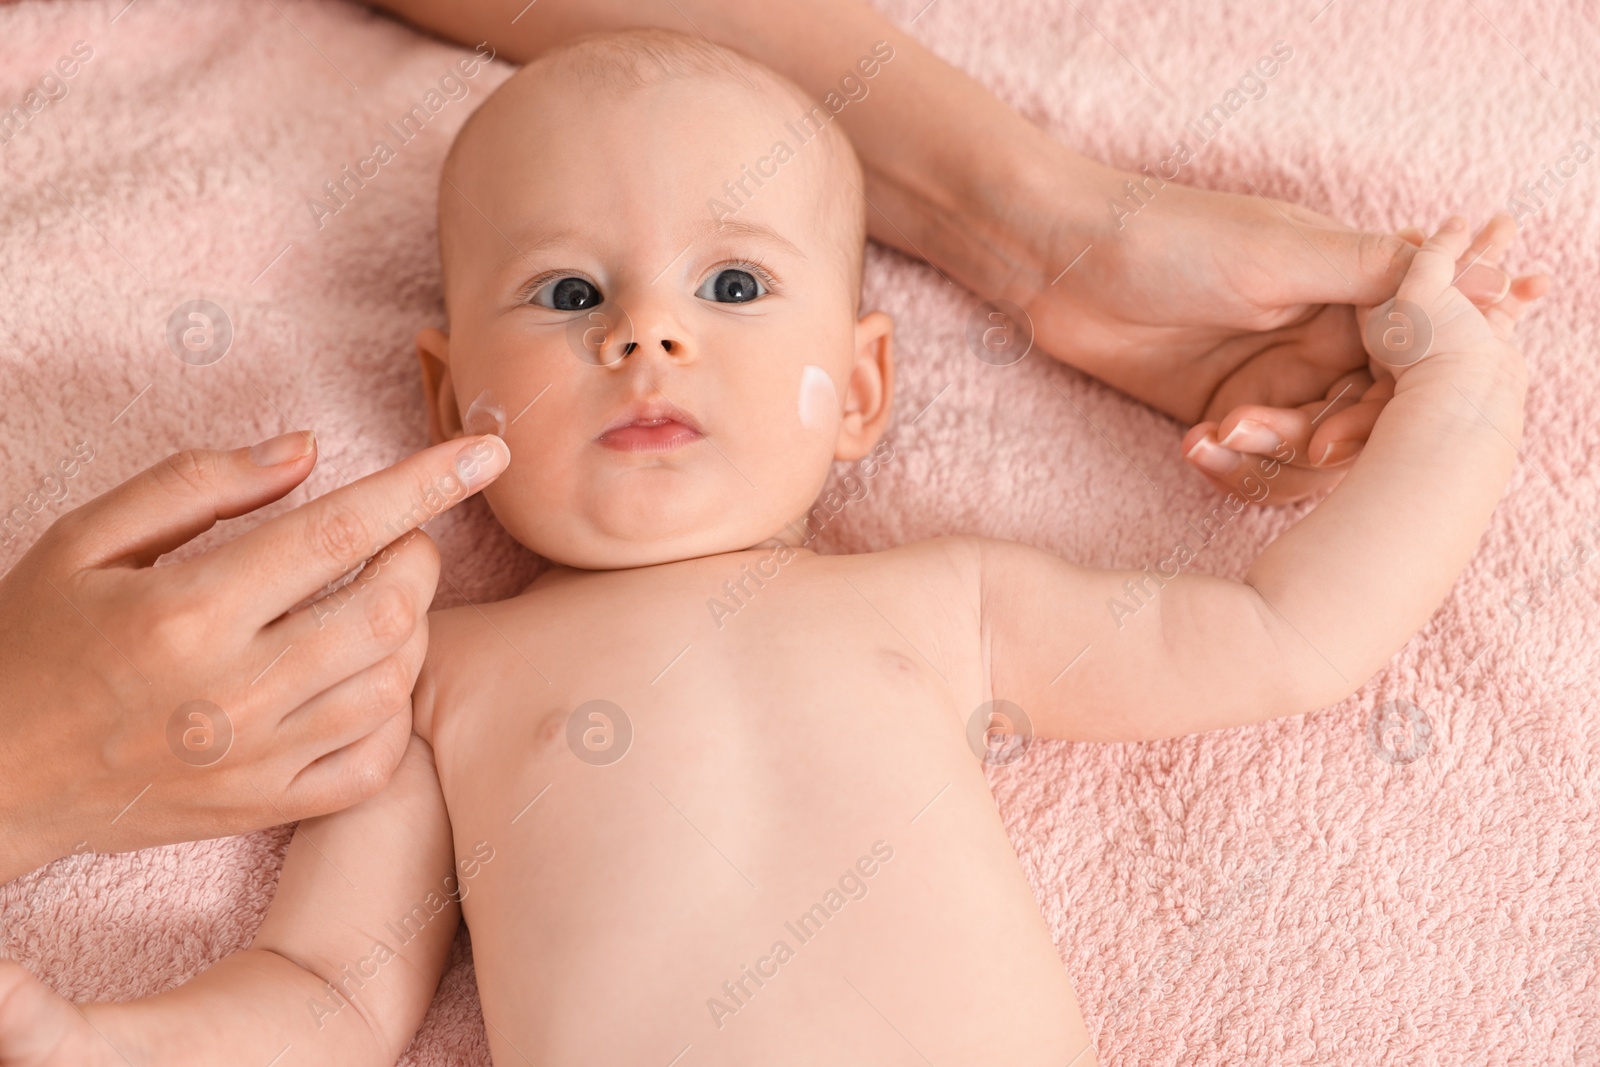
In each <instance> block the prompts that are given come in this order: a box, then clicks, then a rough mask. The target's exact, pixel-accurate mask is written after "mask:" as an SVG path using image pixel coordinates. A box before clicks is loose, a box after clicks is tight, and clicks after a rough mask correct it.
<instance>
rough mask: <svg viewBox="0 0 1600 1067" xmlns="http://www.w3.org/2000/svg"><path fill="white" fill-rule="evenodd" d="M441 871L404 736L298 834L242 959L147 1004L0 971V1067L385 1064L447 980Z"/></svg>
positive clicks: (456, 908) (448, 874)
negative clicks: (370, 774) (372, 787)
mask: <svg viewBox="0 0 1600 1067" xmlns="http://www.w3.org/2000/svg"><path fill="white" fill-rule="evenodd" d="M453 863H454V855H453V849H452V846H451V839H450V822H449V818H448V816H447V814H446V811H445V806H444V798H443V796H442V795H441V793H440V790H439V782H438V777H437V775H436V774H435V772H434V766H433V757H432V753H431V750H430V749H429V748H428V746H427V745H426V744H425V743H424V742H422V741H420V740H419V739H417V738H415V737H413V738H412V739H411V745H410V748H409V749H408V750H407V752H406V754H405V757H404V759H403V760H402V761H401V763H400V766H399V768H398V769H397V770H396V771H395V773H394V776H393V778H392V779H391V780H390V782H389V784H388V786H387V787H386V788H385V789H384V790H383V791H382V792H381V793H378V794H377V795H376V796H373V797H372V798H370V799H368V800H366V801H363V802H362V803H360V804H358V805H356V806H355V807H352V808H349V809H347V810H345V811H342V812H339V813H337V814H334V815H329V816H325V817H323V818H320V819H312V820H307V821H305V822H302V823H301V824H300V827H299V829H298V830H297V832H296V833H295V837H294V841H293V842H292V843H291V844H290V846H289V853H288V856H287V857H286V859H285V861H284V867H283V876H282V878H281V880H280V881H279V883H278V892H277V896H276V897H275V898H274V900H273V903H272V909H271V911H270V912H269V913H268V915H267V918H266V921H265V922H264V923H263V924H262V926H261V929H260V931H259V932H258V933H257V934H256V938H255V941H254V942H253V943H252V945H251V946H250V948H249V949H248V950H247V951H244V952H239V953H236V954H234V955H232V956H229V957H227V958H226V959H223V960H221V961H220V962H218V963H217V964H216V966H214V967H212V968H211V969H210V970H208V971H206V972H205V973H203V974H201V975H199V976H198V977H196V978H195V979H194V980H192V981H190V982H188V983H186V984H185V985H182V986H179V987H178V988H176V989H173V990H169V991H168V992H165V993H162V994H159V995H158V996H154V997H149V998H147V999H145V1000H139V1001H131V1002H128V1003H121V1004H89V1005H83V1006H82V1007H81V1008H79V1009H77V1010H74V1009H73V1008H72V1006H71V1005H69V1004H67V1003H66V1002H65V1001H62V1000H60V999H59V998H56V997H55V996H54V995H53V994H50V993H49V992H48V991H47V990H45V989H44V988H43V987H42V986H39V985H38V984H37V983H35V982H33V981H32V980H31V979H30V978H28V977H26V976H25V975H24V974H22V973H20V968H16V967H15V965H11V966H10V968H8V969H7V970H6V971H3V972H0V1067H13V1065H15V1067H54V1065H57V1064H60V1065H63V1067H65V1065H69V1064H70V1065H73V1067H83V1065H87V1064H100V1063H105V1064H114V1065H119V1067H125V1065H128V1064H132V1065H136V1067H143V1065H145V1064H150V1065H153V1067H154V1065H160V1067H181V1065H188V1064H193V1065H195V1067H201V1065H205V1067H212V1065H215V1064H224V1063H226V1064H255V1063H259V1064H262V1065H265V1064H267V1063H269V1062H270V1063H271V1064H272V1065H273V1067H294V1065H305V1064H326V1065H328V1067H351V1065H360V1064H372V1065H373V1067H379V1065H381V1067H391V1065H392V1064H393V1063H394V1062H395V1061H396V1060H397V1059H398V1058H399V1056H400V1053H401V1052H402V1051H403V1050H404V1049H405V1046H406V1044H407V1043H408V1042H409V1041H410V1040H411V1037H412V1035H413V1034H414V1033H415V1032H416V1029H417V1027H418V1026H419V1025H420V1024H421V1022H422V1016H423V1013H424V1012H426V1011H427V1008H428V1004H429V1002H430V1001H431V1000H432V998H433V993H434V989H435V988H436V987H437V986H438V984H439V978H440V975H442V974H443V972H444V967H445V962H446V958H447V956H448V953H449V950H450V944H451V941H452V939H453V938H454V935H455V932H456V927H457V923H458V922H459V919H460V905H459V903H458V902H457V897H458V896H459V894H460V890H459V889H458V885H459V883H458V882H457V880H456V879H455V878H454V876H453V875H454V870H453ZM80 1013H81V1014H80ZM275 1057H276V1058H275Z"/></svg>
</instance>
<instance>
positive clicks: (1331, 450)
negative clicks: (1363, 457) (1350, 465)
mask: <svg viewBox="0 0 1600 1067" xmlns="http://www.w3.org/2000/svg"><path fill="white" fill-rule="evenodd" d="M1360 451H1361V446H1360V445H1358V444H1356V443H1355V442H1354V441H1329V442H1328V443H1327V444H1325V445H1323V446H1322V455H1320V456H1318V457H1317V460H1316V462H1315V463H1313V464H1312V466H1314V467H1332V466H1335V465H1336V464H1339V463H1343V462H1344V461H1345V460H1347V459H1349V458H1350V457H1351V456H1353V455H1355V454H1356V453H1357V452H1360Z"/></svg>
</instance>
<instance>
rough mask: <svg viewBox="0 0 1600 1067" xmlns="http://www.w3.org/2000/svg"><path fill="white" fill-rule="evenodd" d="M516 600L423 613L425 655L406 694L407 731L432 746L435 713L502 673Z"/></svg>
mask: <svg viewBox="0 0 1600 1067" xmlns="http://www.w3.org/2000/svg"><path fill="white" fill-rule="evenodd" d="M516 599H517V598H513V599H512V600H509V601H498V602H495V603H487V604H470V603H469V604H463V605H461V606H460V607H455V608H443V609H440V610H438V611H430V612H428V651H427V654H426V655H425V656H424V657H423V661H422V669H421V671H419V672H418V674H417V683H416V685H415V686H414V687H413V689H412V691H411V708H412V730H413V732H414V733H416V735H417V736H418V737H421V738H422V739H423V740H424V741H427V742H428V743H429V744H434V738H433V731H434V729H435V727H436V726H437V725H438V724H437V719H436V716H435V710H436V709H437V708H439V707H441V706H450V705H452V704H454V703H457V702H458V701H459V699H460V697H461V695H462V692H461V691H462V690H463V689H464V688H470V687H472V686H474V685H477V684H481V683H482V682H484V681H485V680H487V679H489V678H491V677H492V676H494V675H496V674H497V673H498V672H500V671H502V670H503V668H504V666H505V662H504V661H505V658H506V656H507V655H508V654H511V652H512V651H513V650H514V649H515V648H516V642H515V641H514V640H512V638H511V637H510V635H509V633H508V632H514V631H515V630H516V629H517V624H516V614H517V613H516V611H515V601H516ZM435 747H437V745H435Z"/></svg>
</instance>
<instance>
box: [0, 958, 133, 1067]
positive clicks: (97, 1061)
mask: <svg viewBox="0 0 1600 1067" xmlns="http://www.w3.org/2000/svg"><path fill="white" fill-rule="evenodd" d="M107 1042H108V1039H107V1038H105V1037H102V1036H101V1035H99V1034H96V1033H95V1032H94V1028H93V1027H91V1026H90V1025H89V1022H88V1020H86V1019H85V1018H84V1017H83V1016H82V1015H81V1014H80V1013H79V1012H78V1010H77V1009H76V1008H74V1007H73V1006H72V1004H71V1003H69V1002H68V1001H66V1000H65V999H63V998H62V997H60V996H58V995H57V994H56V993H54V992H52V991H51V990H50V989H49V988H48V987H46V986H45V984H44V983H43V982H41V981H39V980H38V979H37V978H35V977H34V976H33V975H31V974H29V973H28V971H27V970H26V969H25V968H24V967H23V966H22V965H21V964H19V963H13V962H11V961H9V960H0V1067H90V1065H95V1067H98V1065H101V1064H104V1065H105V1067H117V1065H120V1064H126V1063H127V1061H126V1060H124V1059H123V1058H122V1057H121V1056H120V1055H119V1054H118V1053H117V1052H116V1050H114V1049H113V1048H112V1047H111V1045H110V1044H108V1043H107Z"/></svg>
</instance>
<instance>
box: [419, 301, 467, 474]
mask: <svg viewBox="0 0 1600 1067" xmlns="http://www.w3.org/2000/svg"><path fill="white" fill-rule="evenodd" d="M417 359H418V361H419V362H421V364H422V398H423V401H424V402H425V403H426V404H427V406H428V435H429V436H430V437H432V438H433V443H434V444H436V445H437V444H443V443H444V442H445V441H451V440H454V439H455V438H457V437H460V436H461V412H460V411H459V410H458V409H457V407H456V387H455V383H454V382H453V381H452V380H451V378H450V337H449V335H447V334H446V333H445V332H444V331H443V330H440V329H436V328H435V327H432V326H429V327H428V328H427V329H425V330H423V331H422V332H421V333H419V334H417Z"/></svg>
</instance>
